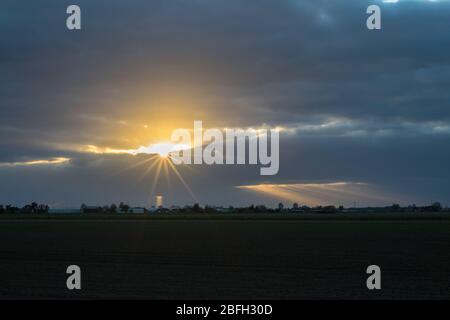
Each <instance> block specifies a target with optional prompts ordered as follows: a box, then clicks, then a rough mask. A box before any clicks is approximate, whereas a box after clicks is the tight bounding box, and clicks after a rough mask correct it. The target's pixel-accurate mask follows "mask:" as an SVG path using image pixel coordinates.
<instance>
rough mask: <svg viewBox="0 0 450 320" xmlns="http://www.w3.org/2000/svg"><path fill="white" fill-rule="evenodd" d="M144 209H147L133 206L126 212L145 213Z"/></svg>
mask: <svg viewBox="0 0 450 320" xmlns="http://www.w3.org/2000/svg"><path fill="white" fill-rule="evenodd" d="M146 211H147V209H145V208H141V207H134V208H131V209H130V210H129V211H128V212H129V213H145V212H146Z"/></svg>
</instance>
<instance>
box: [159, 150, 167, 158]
mask: <svg viewBox="0 0 450 320" xmlns="http://www.w3.org/2000/svg"><path fill="white" fill-rule="evenodd" d="M156 154H157V155H158V157H160V158H161V159H167V158H168V157H169V152H167V151H158V152H156Z"/></svg>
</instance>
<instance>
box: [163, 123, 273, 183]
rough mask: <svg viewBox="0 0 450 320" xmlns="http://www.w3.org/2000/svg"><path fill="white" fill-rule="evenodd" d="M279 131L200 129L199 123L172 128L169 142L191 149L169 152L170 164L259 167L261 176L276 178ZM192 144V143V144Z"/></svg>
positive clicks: (201, 124) (201, 127)
mask: <svg viewBox="0 0 450 320" xmlns="http://www.w3.org/2000/svg"><path fill="white" fill-rule="evenodd" d="M279 131H280V130H279V129H270V130H269V129H258V130H257V129H252V128H250V129H245V130H244V129H228V128H227V129H223V130H221V129H203V123H202V121H194V130H193V138H192V135H191V132H192V130H188V129H176V130H175V131H173V133H172V136H171V140H172V142H173V143H176V144H181V145H192V146H193V147H192V148H188V149H183V150H179V151H173V152H171V154H170V157H171V159H172V162H173V163H174V164H177V165H180V164H207V165H234V164H237V165H243V164H251V165H257V164H259V165H261V166H263V167H261V168H260V174H261V175H263V176H270V175H276V174H277V173H278V170H279V168H280V155H279V153H280V132H279ZM192 141H193V144H192Z"/></svg>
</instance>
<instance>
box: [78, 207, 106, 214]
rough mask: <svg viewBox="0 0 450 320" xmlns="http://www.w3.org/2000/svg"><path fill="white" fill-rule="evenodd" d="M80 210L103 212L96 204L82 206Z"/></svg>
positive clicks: (84, 211)
mask: <svg viewBox="0 0 450 320" xmlns="http://www.w3.org/2000/svg"><path fill="white" fill-rule="evenodd" d="M81 212H83V213H103V208H102V207H98V206H82V207H81Z"/></svg>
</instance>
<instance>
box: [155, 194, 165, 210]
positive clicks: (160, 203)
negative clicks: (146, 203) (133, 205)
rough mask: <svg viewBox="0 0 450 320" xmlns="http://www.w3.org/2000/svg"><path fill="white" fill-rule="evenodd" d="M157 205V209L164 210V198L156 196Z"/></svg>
mask: <svg viewBox="0 0 450 320" xmlns="http://www.w3.org/2000/svg"><path fill="white" fill-rule="evenodd" d="M155 203H156V207H157V208H162V207H163V196H156V197H155Z"/></svg>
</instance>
